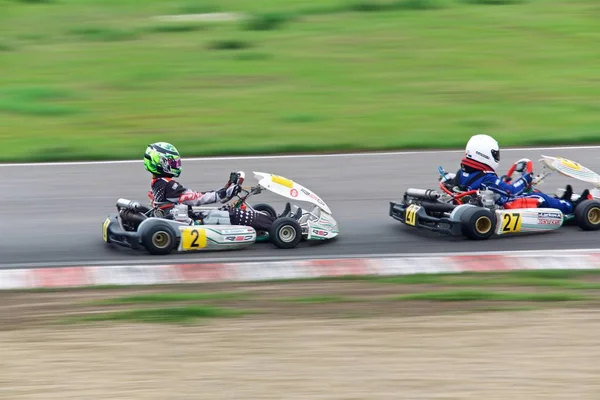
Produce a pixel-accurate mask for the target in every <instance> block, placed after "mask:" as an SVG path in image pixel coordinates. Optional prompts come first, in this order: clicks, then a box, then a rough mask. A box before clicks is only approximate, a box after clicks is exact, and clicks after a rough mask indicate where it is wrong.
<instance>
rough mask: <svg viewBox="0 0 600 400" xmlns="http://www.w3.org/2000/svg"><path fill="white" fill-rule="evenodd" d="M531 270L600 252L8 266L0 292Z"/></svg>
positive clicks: (574, 265) (592, 265)
mask: <svg viewBox="0 0 600 400" xmlns="http://www.w3.org/2000/svg"><path fill="white" fill-rule="evenodd" d="M531 269H600V252H594V251H550V252H516V253H508V254H493V253H482V254H471V255H462V254H461V255H443V256H407V257H391V258H339V259H315V260H287V261H273V262H237V263H207V264H165V265H127V266H123V265H115V266H77V267H57V268H23V269H4V270H0V290H10V289H33V288H57V287H81V286H97V285H155V284H176V283H208V282H251V281H269V280H282V279H286V280H287V279H306V278H317V277H336V276H347V275H409V274H436V273H458V272H485V271H509V270H531Z"/></svg>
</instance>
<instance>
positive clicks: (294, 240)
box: [269, 217, 302, 249]
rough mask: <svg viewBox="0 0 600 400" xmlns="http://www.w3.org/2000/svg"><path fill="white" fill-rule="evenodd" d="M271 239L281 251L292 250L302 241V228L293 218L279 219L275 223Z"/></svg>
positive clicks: (271, 230) (270, 232) (270, 234)
mask: <svg viewBox="0 0 600 400" xmlns="http://www.w3.org/2000/svg"><path fill="white" fill-rule="evenodd" d="M269 238H270V239H271V242H273V244H274V245H275V246H277V247H279V248H280V249H291V248H294V247H296V246H298V243H300V241H301V240H302V228H301V227H300V224H299V223H298V221H296V220H295V219H293V218H289V217H284V218H279V219H277V220H275V222H273V225H272V226H271V229H270V231H269Z"/></svg>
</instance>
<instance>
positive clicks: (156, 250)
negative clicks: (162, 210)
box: [141, 221, 177, 256]
mask: <svg viewBox="0 0 600 400" xmlns="http://www.w3.org/2000/svg"><path fill="white" fill-rule="evenodd" d="M141 236H142V237H141V239H142V245H143V246H144V247H145V248H146V250H148V252H149V253H150V254H153V255H160V256H162V255H166V254H169V253H170V252H171V251H172V250H173V248H174V247H175V245H176V239H177V235H176V233H175V230H174V229H173V227H171V226H170V225H169V224H168V223H166V222H163V221H156V222H154V223H153V224H152V225H151V226H150V227H149V228H145V229H144V230H143V232H142V235H141Z"/></svg>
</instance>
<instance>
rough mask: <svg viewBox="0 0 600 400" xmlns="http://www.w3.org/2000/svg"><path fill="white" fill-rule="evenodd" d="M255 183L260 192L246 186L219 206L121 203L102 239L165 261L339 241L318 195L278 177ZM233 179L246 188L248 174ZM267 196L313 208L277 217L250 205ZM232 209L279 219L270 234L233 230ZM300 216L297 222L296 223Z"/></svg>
mask: <svg viewBox="0 0 600 400" xmlns="http://www.w3.org/2000/svg"><path fill="white" fill-rule="evenodd" d="M254 177H255V178H256V179H257V180H258V184H257V185H256V186H252V187H243V186H242V190H241V191H240V192H239V193H238V194H237V195H235V196H234V197H233V198H232V199H230V200H229V201H228V202H227V203H225V204H223V205H220V206H187V205H176V204H172V203H163V204H160V203H158V204H157V203H153V202H151V204H150V206H149V207H146V206H143V205H141V204H140V203H139V202H137V201H131V200H128V199H119V200H118V201H117V204H116V207H117V215H114V216H108V217H107V218H106V219H105V220H104V223H103V224H102V238H103V240H104V241H105V242H106V243H113V244H116V245H120V246H123V247H128V248H132V249H141V248H145V249H146V250H147V251H148V252H149V253H151V254H155V255H164V254H169V253H171V252H172V251H177V252H191V251H208V250H217V251H218V250H235V249H242V248H246V247H249V246H251V245H253V244H254V243H257V242H271V243H273V244H274V245H275V246H276V247H279V248H283V249H289V248H295V247H296V246H297V245H298V244H299V243H300V242H301V241H302V240H310V241H316V240H318V241H323V240H330V239H333V238H335V237H336V236H338V234H339V230H338V224H337V222H336V220H335V219H334V218H333V216H332V212H331V210H330V208H329V206H327V204H326V203H325V202H324V201H323V200H322V199H321V198H320V197H319V196H317V195H316V194H315V193H314V192H312V191H310V190H308V189H307V188H306V187H304V186H302V185H300V184H299V183H297V182H294V181H292V180H291V179H288V178H285V177H282V176H279V175H273V174H269V173H264V172H254ZM231 179H232V182H235V183H237V184H239V185H241V184H242V183H243V181H244V172H243V171H240V172H236V173H232V174H231V178H230V180H231ZM263 190H266V191H269V192H271V193H274V194H276V195H279V196H282V197H285V198H287V199H289V200H292V202H302V203H307V204H308V205H307V206H306V207H299V206H297V205H292V204H290V203H288V205H289V206H290V207H286V210H284V212H283V213H281V214H278V213H277V212H276V211H275V209H274V208H273V207H272V206H271V205H269V204H265V203H261V204H255V205H251V204H249V203H248V202H247V201H248V199H249V198H250V197H252V196H255V195H257V194H259V193H261V192H262V191H263ZM232 207H233V208H241V209H250V210H254V211H256V212H260V213H264V214H267V215H270V216H272V217H274V218H276V219H275V222H274V223H273V225H272V226H271V228H270V230H269V231H268V232H262V231H259V232H257V231H255V230H254V228H252V227H250V226H245V225H231V223H230V221H229V213H228V211H227V210H228V209H229V208H232ZM299 212H301V215H300V217H299V218H298V219H296V218H292V217H291V215H292V214H294V215H297V214H298V213H299Z"/></svg>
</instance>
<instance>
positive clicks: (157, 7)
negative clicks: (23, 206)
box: [0, 0, 600, 161]
mask: <svg viewBox="0 0 600 400" xmlns="http://www.w3.org/2000/svg"><path fill="white" fill-rule="evenodd" d="M599 15H600V12H599V5H598V2H597V1H594V0H569V1H567V0H535V1H534V0H530V1H527V0H286V1H281V0H279V1H276V0H255V1H247V0H218V1H217V0H174V1H168V2H167V1H161V0H145V1H138V0H97V1H88V0H0V71H1V74H0V116H1V118H2V123H1V124H0V147H1V148H2V149H3V150H2V152H0V161H29V160H32V161H33V160H35V161H51V160H85V159H116V158H138V157H141V155H142V154H143V151H144V149H145V146H146V145H147V144H148V143H151V142H154V141H158V140H166V141H170V142H172V143H173V144H175V146H176V147H177V148H178V149H179V151H180V152H181V153H182V155H183V156H184V157H186V156H193V155H215V154H246V153H248V154H251V153H267V152H305V151H316V152H329V151H343V150H362V149H401V148H427V147H436V148H438V147H448V146H453V147H463V146H464V144H465V143H466V140H467V139H468V138H469V137H470V136H471V135H472V134H475V133H482V132H485V133H489V134H491V135H493V136H495V137H496V138H497V139H498V140H499V141H500V145H501V146H504V147H506V146H509V145H529V144H550V143H584V142H594V141H596V140H597V138H598V137H599V135H598V127H599V126H600V113H599V112H598V111H599V109H600V103H599V100H598V93H600V80H599V79H598V70H599V69H600V46H598V43H599V39H600V37H599V36H600V33H599V30H598V17H599Z"/></svg>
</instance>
